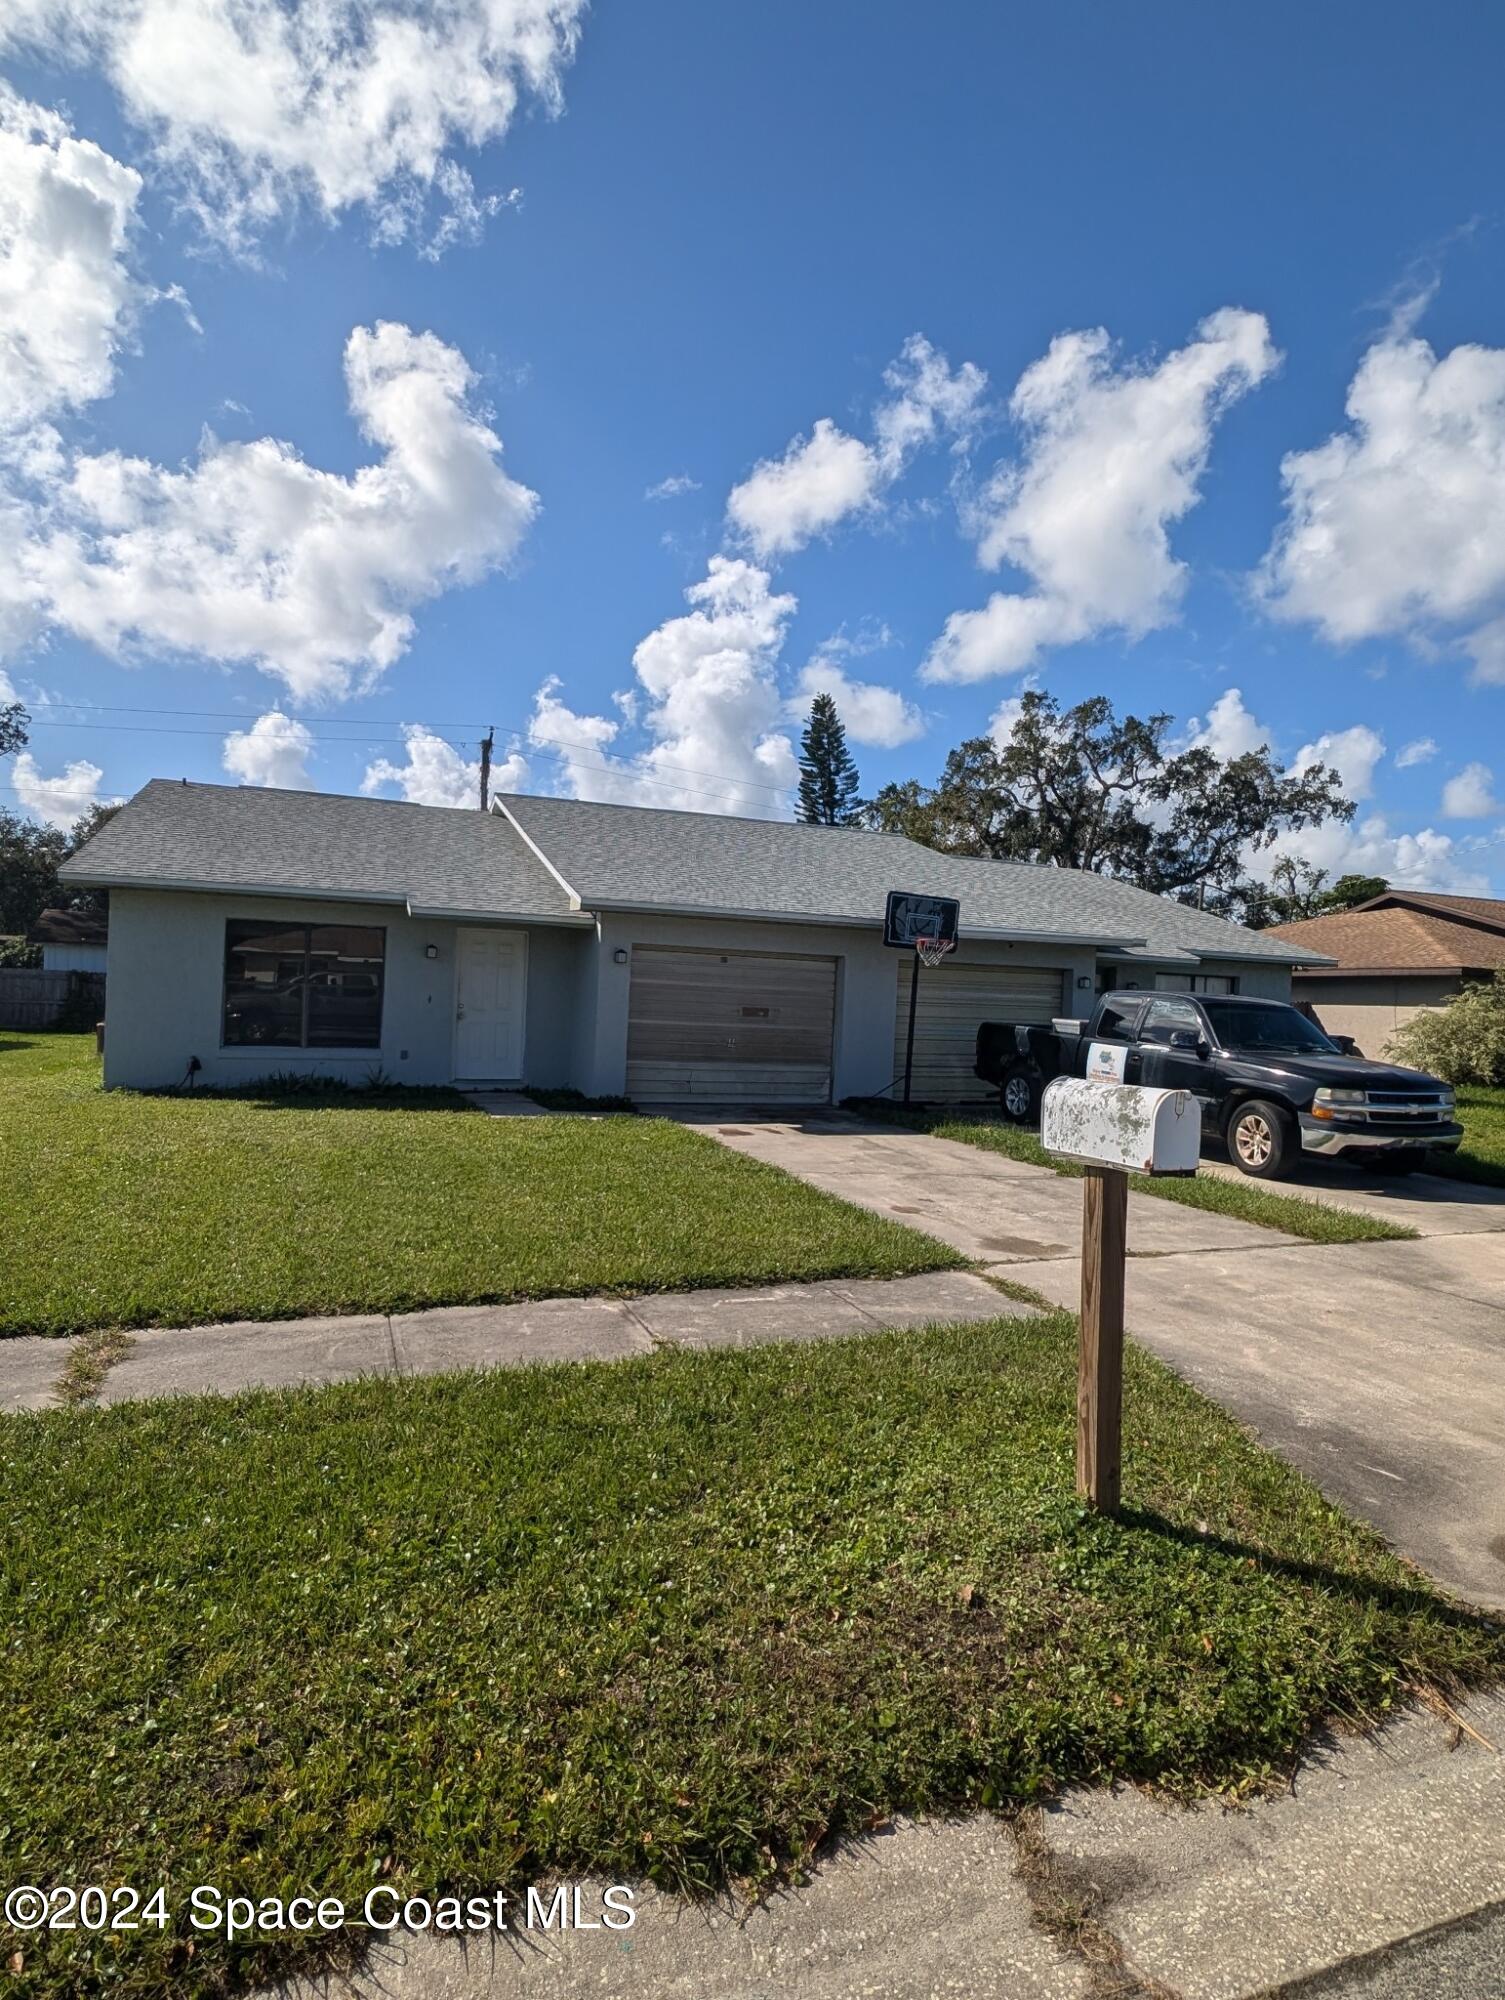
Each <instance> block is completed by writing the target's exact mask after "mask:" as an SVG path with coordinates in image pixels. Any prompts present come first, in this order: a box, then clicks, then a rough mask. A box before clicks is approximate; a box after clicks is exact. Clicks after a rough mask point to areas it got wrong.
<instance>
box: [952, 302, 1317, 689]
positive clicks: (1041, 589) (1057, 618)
mask: <svg viewBox="0 0 1505 2000" xmlns="http://www.w3.org/2000/svg"><path fill="white" fill-rule="evenodd" d="M1277 360H1278V356H1277V354H1276V351H1275V348H1274V346H1273V345H1272V343H1271V340H1270V330H1269V327H1268V325H1267V324H1266V322H1265V320H1264V318H1263V316H1262V315H1261V314H1259V313H1252V312H1243V311H1240V310H1237V309H1235V308H1232V307H1229V308H1225V309H1224V310H1223V311H1221V312H1216V313H1213V314H1212V315H1211V316H1210V317H1209V318H1207V319H1205V320H1203V321H1202V323H1201V325H1200V326H1199V327H1198V328H1197V331H1196V335H1195V338H1194V339H1193V340H1191V341H1190V342H1189V343H1188V345H1187V346H1185V347H1183V348H1180V349H1178V350H1177V351H1176V352H1175V353H1173V354H1170V355H1167V357H1166V358H1165V360H1163V361H1162V362H1160V363H1159V365H1158V366H1156V367H1148V366H1134V365H1126V366H1119V365H1117V364H1116V362H1115V356H1114V350H1113V346H1112V343H1111V342H1110V340H1109V338H1108V335H1107V333H1106V332H1104V331H1103V329H1102V328H1098V329H1096V330H1094V331H1091V332H1086V333H1068V334H1061V335H1059V336H1058V337H1057V338H1056V339H1055V340H1053V341H1052V342H1051V344H1050V348H1049V351H1048V352H1047V353H1046V354H1045V356H1044V357H1043V358H1042V359H1041V360H1039V361H1037V362H1035V363H1034V365H1033V366H1032V367H1030V368H1028V369H1026V370H1025V372H1024V374H1023V375H1022V376H1021V377H1020V378H1019V383H1018V386H1017V387H1016V388H1015V391H1014V395H1013V399H1012V403H1011V406H1010V407H1011V409H1012V412H1013V415H1014V417H1015V419H1016V421H1017V422H1018V423H1019V424H1020V426H1021V427H1022V429H1023V431H1024V434H1025V441H1024V450H1023V454H1022V456H1021V458H1020V459H1019V460H1018V461H1017V462H1015V463H1010V464H1005V465H1002V466H1000V467H999V468H998V470H997V472H995V474H994V475H993V478H992V480H991V481H990V483H989V486H988V489H987V492H986V494H985V495H984V498H983V501H982V503H981V505H980V506H979V508H978V510H977V522H976V525H977V530H978V555H979V559H980V561H981V562H982V563H983V564H984V565H985V566H986V567H988V568H996V567H997V566H998V565H999V564H1001V563H1004V562H1007V563H1011V564H1013V565H1014V566H1015V567H1016V568H1017V569H1020V570H1022V571H1023V572H1024V574H1025V575H1026V576H1027V577H1028V578H1029V579H1030V582H1031V584H1032V585H1033V588H1032V589H1031V590H1030V591H1028V592H1025V593H1022V594H1021V593H1017V592H1008V591H1000V592H996V593H995V594H994V595H993V597H992V598H990V600H989V601H988V603H987V604H986V605H984V606H983V607H982V608H981V609H979V610H975V611H958V612H953V613H952V615H951V617H950V618H949V619H948V620H947V621H946V626H945V630H944V631H943V632H942V634H941V637H940V638H939V639H938V640H937V641H936V642H935V644H934V646H933V647H932V648H931V650H930V653H929V655H928V657H927V659H926V661H925V664H924V666H923V668H922V669H921V672H922V677H923V678H925V679H927V680H932V681H975V680H982V679H984V678H985V677H986V676H988V675H990V674H998V673H1020V672H1023V671H1024V670H1025V669H1027V668H1029V667H1031V666H1033V665H1034V664H1035V662H1036V661H1037V660H1038V659H1039V657H1040V655H1041V653H1042V652H1044V651H1045V650H1046V649H1048V648H1050V647H1053V646H1061V645H1070V644H1073V643H1075V642H1076V641H1078V640H1081V639H1086V638H1089V637H1091V636H1093V635H1094V634H1096V633H1099V632H1105V631H1119V632H1122V633H1124V634H1125V635H1126V636H1127V637H1128V638H1130V639H1139V638H1142V637H1143V636H1144V634H1145V633H1147V632H1151V631H1154V630H1156V629H1157V628H1158V627H1160V626H1163V625H1166V624H1169V623H1170V622H1171V621H1172V620H1173V619H1174V617H1175V616H1176V613H1177V610H1178V607H1179V605H1180V601H1181V597H1182V594H1183V592H1184V590H1185V587H1186V566H1185V564H1184V563H1181V562H1179V561H1177V560H1176V558H1175V557H1174V556H1173V555H1172V554H1171V549H1170V538H1169V529H1170V527H1171V526H1172V524H1173V523H1175V522H1176V521H1179V520H1180V519H1181V518H1182V517H1183V516H1184V515H1185V514H1187V513H1188V512H1189V511H1190V510H1191V508H1192V507H1194V506H1195V505H1196V503H1197V500H1198V499H1199V497H1200V494H1199V487H1200V484H1201V480H1202V475H1203V473H1204V471H1205V470H1206V466H1207V458H1208V454H1209V452H1210V450H1211V446H1212V435H1213V430H1214V428H1215V426H1216V424H1217V422H1218V419H1219V418H1220V417H1221V415H1222V414H1223V412H1224V411H1225V410H1226V409H1227V408H1228V406H1229V405H1230V404H1231V403H1233V402H1235V401H1236V400H1237V399H1238V398H1239V397H1240V396H1242V395H1244V394H1245V393H1246V392H1247V391H1248V390H1249V389H1252V388H1253V387H1254V386H1255V385H1256V384H1257V383H1259V382H1261V381H1263V380H1264V378H1265V377H1266V376H1267V375H1268V374H1269V373H1270V371H1271V370H1272V369H1273V368H1274V367H1275V365H1276V362H1277Z"/></svg>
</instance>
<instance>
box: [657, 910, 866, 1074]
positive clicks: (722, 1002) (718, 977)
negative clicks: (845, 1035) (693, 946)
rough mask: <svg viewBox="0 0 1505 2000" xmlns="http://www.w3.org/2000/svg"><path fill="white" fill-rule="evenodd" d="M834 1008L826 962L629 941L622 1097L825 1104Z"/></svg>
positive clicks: (832, 970)
mask: <svg viewBox="0 0 1505 2000" xmlns="http://www.w3.org/2000/svg"><path fill="white" fill-rule="evenodd" d="M835 1005H836V961H835V960H834V959H833V958H807V957H796V956H792V955H790V956H783V955H779V954H774V953H756V952H716V951H696V950H689V949H684V948H677V947H670V946H658V945H639V946H637V947H636V948H635V949H634V951H633V955H632V985H631V991H630V996H629V1002H628V1027H627V1091H628V1095H629V1096H630V1097H633V1098H635V1099H638V1100H639V1101H640V1102H643V1103H654V1102H659V1103H663V1102H668V1101H674V1100H677V1099H682V1098H690V1097H705V1098H716V1099H720V1100H723V1101H729V1102H733V1103H739V1102H740V1103H751V1102H764V1103H775V1102H784V1103H791V1104H794V1103H826V1102H828V1101H829V1099H830V1095H831V1039H832V1026H833V1022H834V1018H835Z"/></svg>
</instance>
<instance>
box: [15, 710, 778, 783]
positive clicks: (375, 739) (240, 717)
mask: <svg viewBox="0 0 1505 2000" xmlns="http://www.w3.org/2000/svg"><path fill="white" fill-rule="evenodd" d="M32 706H33V707H35V708H57V709H67V710H69V711H71V712H72V713H74V714H78V713H88V714H96V715H105V714H120V715H172V716H200V717H203V718H204V719H205V720H210V719H218V720H220V721H228V722H239V723H242V724H248V723H249V721H251V720H253V719H254V718H248V717H247V716H246V715H245V714H244V713H243V712H242V711H240V710H231V709H211V708H135V707H127V706H125V705H123V704H122V705H119V706H113V705H111V704H109V703H105V702H63V701H59V702H52V701H48V702H41V701H39V702H36V703H33V704H32ZM287 720H288V721H289V722H297V723H300V724H302V725H303V726H305V727H307V726H309V725H310V724H313V723H320V724H325V725H327V724H329V723H331V722H332V723H334V724H336V725H337V726H339V727H341V728H345V729H367V730H370V729H390V727H391V718H390V717H387V718H383V719H381V720H377V719H376V718H375V717H372V718H368V719H362V718H358V717H355V716H343V715H342V716H334V717H323V716H302V715H289V716H288V717H287ZM34 726H35V727H36V728H38V729H86V730H90V731H93V732H95V733H99V734H105V735H109V734H118V735H137V736H198V737H205V736H221V735H223V734H224V732H223V731H222V730H219V729H174V728H170V727H164V726H162V725H160V724H151V723H129V722H78V721H67V722H49V721H47V720H46V719H45V718H41V719H37V720H35V723H34ZM407 727H409V728H412V729H422V730H424V731H425V732H426V733H427V734H429V735H431V736H438V737H439V739H440V740H441V741H442V742H446V743H448V746H449V748H450V749H452V750H453V751H454V752H455V754H456V755H457V756H461V757H466V759H467V761H469V758H468V751H469V746H468V745H462V744H458V743H455V742H453V741H451V740H450V739H449V738H447V737H445V736H444V735H443V731H444V730H446V729H464V728H469V727H474V728H479V727H480V724H479V723H476V724H467V723H455V722H446V723H436V722H413V723H409V724H408V725H407ZM507 733H508V734H509V735H511V736H513V737H514V738H516V739H517V740H518V741H520V742H521V741H524V740H525V741H526V742H527V743H528V746H529V747H530V748H533V749H541V750H543V751H544V754H545V755H551V754H552V755H554V756H555V757H557V758H560V759H566V758H570V759H573V760H574V761H576V762H579V763H581V764H582V765H583V766H584V768H586V769H587V770H595V771H602V772H604V773H606V774H607V775H622V776H625V777H630V778H631V779H632V780H633V782H634V783H639V784H647V785H657V786H660V787H662V788H663V789H666V790H670V791H681V792H686V793H688V794H689V795H690V796H691V797H695V798H718V797H720V798H724V797H726V796H727V794H726V793H724V792H723V793H716V792H707V791H705V790H703V789H697V788H696V787H695V786H692V785H678V784H675V783H674V781H673V780H672V779H669V778H659V777H651V776H649V775H648V774H647V773H646V772H643V771H639V770H636V769H633V768H630V767H624V766H622V765H617V764H612V763H610V762H609V761H603V762H600V763H593V762H591V761H590V760H589V757H588V755H587V753H586V751H585V749H584V748H583V746H582V745H580V744H579V743H576V742H573V741H571V739H570V738H568V737H561V736H543V735H538V734H535V733H533V732H532V731H530V730H528V729H526V728H515V729H510V730H509V731H508V732H507ZM312 734H313V736H314V739H315V741H316V742H322V743H327V744H347V745H350V746H352V747H354V748H364V747H371V746H385V745H392V746H395V747H397V748H403V747H405V746H406V744H407V741H408V739H407V737H406V736H371V735H369V734H367V735H364V736H342V735H335V734H332V733H330V731H329V729H328V728H327V726H326V727H323V728H316V729H314V730H313V731H312ZM657 769H658V770H660V771H673V772H675V773H677V774H679V775H681V776H684V777H687V778H708V779H710V780H711V781H712V782H713V783H715V784H719V785H728V786H732V787H735V788H736V789H737V790H738V791H741V792H748V791H754V792H767V793H768V794H769V795H770V797H771V798H772V799H774V800H779V799H786V800H788V799H794V798H796V797H797V796H798V792H797V789H796V787H794V786H792V785H776V784H774V783H773V782H772V780H770V779H766V778H750V777H749V778H744V777H735V776H733V775H732V773H731V772H729V771H703V770H699V769H697V768H695V767H693V766H691V765H687V764H667V763H660V764H659V765H658V766H657ZM7 789H10V788H9V787H7Z"/></svg>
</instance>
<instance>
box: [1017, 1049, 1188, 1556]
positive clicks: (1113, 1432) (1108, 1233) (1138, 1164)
mask: <svg viewBox="0 0 1505 2000" xmlns="http://www.w3.org/2000/svg"><path fill="white" fill-rule="evenodd" d="M1094 1047H1096V1044H1094ZM1100 1074H1101V1071H1099V1075H1100ZM1040 1138H1041V1141H1042V1143H1043V1144H1044V1146H1045V1149H1046V1151H1047V1152H1050V1153H1055V1154H1057V1155H1058V1156H1060V1157H1061V1158H1063V1159H1068V1160H1076V1161H1078V1162H1079V1163H1080V1164H1081V1165H1083V1166H1084V1167H1085V1168H1086V1170H1087V1171H1086V1176H1085V1179H1084V1181H1083V1184H1082V1312H1081V1331H1080V1333H1079V1335H1078V1342H1077V1434H1076V1489H1077V1492H1078V1493H1079V1494H1080V1495H1081V1496H1082V1498H1083V1499H1084V1500H1085V1501H1086V1502H1087V1504H1088V1506H1089V1507H1091V1508H1092V1509H1093V1510H1094V1512H1096V1513H1099V1514H1106V1515H1108V1516H1109V1517H1110V1518H1111V1517H1112V1516H1114V1515H1116V1514H1117V1513H1118V1503H1119V1484H1120V1460H1121V1456H1122V1436H1123V1365H1124V1269H1125V1262H1126V1259H1127V1254H1128V1219H1129V1175H1130V1174H1131V1173H1141V1174H1179V1175H1183V1176H1184V1175H1188V1174H1194V1173H1195V1172H1196V1171H1197V1157H1198V1154H1199V1152H1200V1150H1201V1114H1200V1107H1199V1106H1198V1104H1197V1102H1196V1100H1195V1098H1190V1097H1188V1096H1187V1094H1186V1092H1185V1091H1182V1090H1147V1089H1144V1088H1143V1087H1141V1086H1140V1085H1138V1084H1129V1083H1112V1082H1103V1081H1099V1080H1097V1078H1096V1077H1093V1078H1083V1077H1065V1076H1063V1077H1057V1078H1056V1080H1055V1081H1054V1082H1053V1083H1050V1084H1047V1086H1046V1089H1045V1095H1044V1097H1043V1098H1042V1100H1041V1105H1040Z"/></svg>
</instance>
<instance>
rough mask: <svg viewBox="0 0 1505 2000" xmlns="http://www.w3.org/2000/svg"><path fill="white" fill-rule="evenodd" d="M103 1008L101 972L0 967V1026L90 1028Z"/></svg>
mask: <svg viewBox="0 0 1505 2000" xmlns="http://www.w3.org/2000/svg"><path fill="white" fill-rule="evenodd" d="M104 1010H105V977H104V974H103V973H102V972H34V971H29V970H27V969H25V968H23V967H20V966H0V1028H57V1027H68V1028H92V1027H93V1025H94V1023H95V1022H96V1021H97V1020H99V1019H100V1018H101V1017H102V1016H103V1014H104Z"/></svg>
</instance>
